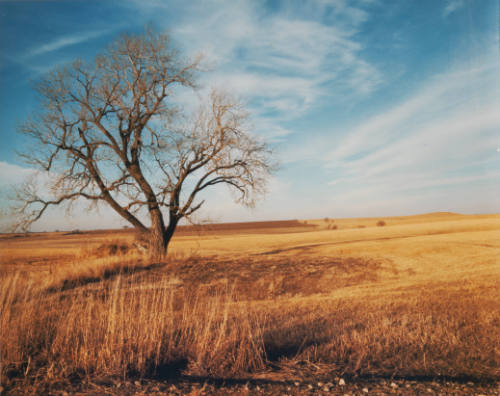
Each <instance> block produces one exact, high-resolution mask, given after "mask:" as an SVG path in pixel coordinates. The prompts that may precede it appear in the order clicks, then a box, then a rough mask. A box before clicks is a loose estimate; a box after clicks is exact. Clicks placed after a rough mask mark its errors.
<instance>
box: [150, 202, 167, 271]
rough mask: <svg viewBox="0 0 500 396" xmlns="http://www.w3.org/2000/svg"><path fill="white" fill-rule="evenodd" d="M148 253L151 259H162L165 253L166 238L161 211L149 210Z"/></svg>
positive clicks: (157, 260)
mask: <svg viewBox="0 0 500 396" xmlns="http://www.w3.org/2000/svg"><path fill="white" fill-rule="evenodd" d="M149 238H150V239H149V241H148V242H149V252H150V253H149V255H150V258H151V260H153V261H156V262H159V261H162V260H163V259H164V258H165V256H166V254H167V245H168V242H169V241H168V240H167V239H166V233H165V224H164V223H163V217H162V214H161V212H160V211H159V210H158V211H152V212H151V231H150V233H149Z"/></svg>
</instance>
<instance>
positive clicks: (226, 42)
mask: <svg viewBox="0 0 500 396" xmlns="http://www.w3.org/2000/svg"><path fill="white" fill-rule="evenodd" d="M146 4H147V5H149V7H150V8H151V9H153V10H154V12H161V11H162V10H163V8H160V6H161V4H159V3H158V2H148V3H146ZM286 4H287V7H288V8H286V9H282V10H280V12H278V13H267V11H266V7H265V6H264V5H263V4H261V3H260V2H250V1H234V2H221V1H208V2H204V3H201V4H197V6H196V7H189V6H185V5H184V4H183V5H182V6H179V5H177V6H178V7H179V9H182V19H181V20H180V21H179V23H178V24H174V25H173V26H169V29H170V30H171V31H172V33H173V37H175V38H176V40H178V41H179V42H180V43H181V44H182V45H183V46H185V47H186V49H187V50H188V51H190V52H193V53H196V52H197V51H200V50H202V51H203V53H204V55H205V61H206V62H207V64H208V65H210V66H211V67H212V68H213V69H214V71H213V72H212V73H209V74H205V77H204V80H203V81H202V84H203V85H204V86H205V87H212V86H214V85H215V86H217V87H222V88H226V89H229V90H230V91H231V92H234V93H236V94H237V95H241V96H242V97H244V98H245V99H246V100H248V102H249V103H252V107H251V113H252V115H253V116H255V117H256V118H259V119H262V118H266V120H265V121H262V120H257V122H255V124H256V125H257V124H267V125H270V124H271V123H274V124H275V125H276V126H275V127H274V128H271V129H274V130H281V131H282V130H283V128H282V127H281V126H280V124H282V123H283V121H288V120H293V119H297V118H298V117H300V116H303V115H304V114H306V113H307V112H308V111H310V110H311V109H312V108H314V107H315V106H318V105H320V104H321V103H323V102H324V100H323V99H325V97H330V98H331V97H332V96H335V97H336V98H337V100H339V101H340V100H341V99H340V98H342V100H344V99H345V98H346V97H360V96H361V97H366V95H369V94H370V93H371V92H373V91H374V90H375V89H376V88H377V87H378V86H379V85H380V84H381V82H382V74H381V72H380V71H379V70H378V69H377V68H376V67H375V66H374V65H372V64H371V63H370V62H368V60H366V59H364V58H363V56H362V51H363V49H364V48H363V46H362V44H361V43H360V42H359V41H358V40H357V38H356V33H358V32H359V29H360V27H361V25H362V23H364V22H365V21H366V20H367V19H368V17H369V15H368V13H367V12H366V11H364V10H363V9H362V8H360V6H354V5H352V4H354V3H352V2H346V1H343V0H333V1H319V0H310V1H306V2H301V3H300V5H299V6H297V4H299V3H286ZM327 14H328V15H329V17H328V18H329V19H328V20H325V18H324V15H327ZM327 84H330V85H331V84H336V85H337V87H338V88H337V89H336V90H335V92H333V91H332V90H331V89H330V88H328V87H327ZM270 113H272V114H270Z"/></svg>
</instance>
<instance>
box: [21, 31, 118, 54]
mask: <svg viewBox="0 0 500 396" xmlns="http://www.w3.org/2000/svg"><path fill="white" fill-rule="evenodd" d="M106 33H109V30H98V31H92V32H82V33H77V34H74V35H69V36H63V37H58V38H56V39H54V40H52V41H49V42H48V43H45V44H41V45H39V46H37V47H32V48H31V49H29V50H28V51H27V52H26V53H25V55H24V57H25V58H32V57H34V56H37V55H42V54H46V53H48V52H53V51H58V50H60V49H63V48H65V47H68V46H71V45H75V44H79V43H84V42H86V41H88V40H91V39H94V38H97V37H100V36H103V35H104V34H106Z"/></svg>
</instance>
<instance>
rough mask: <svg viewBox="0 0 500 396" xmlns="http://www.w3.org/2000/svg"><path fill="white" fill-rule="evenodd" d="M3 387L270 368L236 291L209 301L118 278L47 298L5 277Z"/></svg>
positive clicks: (254, 324) (253, 321) (165, 284)
mask: <svg viewBox="0 0 500 396" xmlns="http://www.w3.org/2000/svg"><path fill="white" fill-rule="evenodd" d="M0 303H1V306H0V309H1V312H0V315H1V326H2V334H1V337H0V346H1V360H2V363H3V364H2V383H5V382H9V381H10V380H13V379H15V378H20V377H21V378H22V377H30V376H31V377H40V376H43V377H44V378H45V379H46V380H47V379H50V378H58V377H66V378H67V377H69V376H74V375H78V376H92V375H93V374H95V373H99V375H119V376H150V375H152V376H154V375H172V374H175V373H176V372H177V371H178V370H182V369H189V370H190V371H191V372H194V373H197V374H210V375H218V376H224V375H231V374H234V373H236V372H244V371H252V370H256V369H258V368H262V367H263V362H264V355H263V353H264V349H263V345H262V342H261V334H260V330H259V329H260V326H259V324H258V323H257V322H256V317H255V316H254V315H253V314H252V313H251V312H250V311H249V310H248V309H247V308H246V305H245V304H237V303H236V302H235V300H234V298H233V296H232V294H231V292H230V291H229V290H219V291H218V292H217V293H215V294H214V293H211V295H206V294H204V293H203V291H201V290H200V291H198V292H189V293H188V292H183V291H177V292H176V290H175V289H174V288H173V287H172V286H171V285H170V284H169V283H168V282H166V281H165V282H163V283H162V282H159V283H157V284H155V286H154V287H150V286H148V284H146V283H144V282H141V280H140V279H139V278H138V277H137V279H130V278H129V279H127V281H125V279H124V278H122V276H118V277H117V278H116V279H114V280H113V281H111V282H109V283H108V284H107V286H104V284H103V285H102V287H100V288H97V289H96V288H94V289H89V288H80V289H79V290H72V291H70V292H64V293H62V294H59V295H57V294H50V293H49V294H47V295H45V296H44V297H43V298H41V295H40V293H39V292H38V291H36V290H35V289H34V288H33V287H31V286H30V285H27V284H22V282H20V281H19V277H18V276H16V275H14V276H11V277H10V278H4V279H3V281H2V292H1V295H0Z"/></svg>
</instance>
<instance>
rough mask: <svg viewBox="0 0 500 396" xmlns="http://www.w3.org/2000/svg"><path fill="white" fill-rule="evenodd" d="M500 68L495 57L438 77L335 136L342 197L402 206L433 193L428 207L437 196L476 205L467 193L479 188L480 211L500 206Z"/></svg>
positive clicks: (331, 162)
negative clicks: (499, 153) (464, 197)
mask: <svg viewBox="0 0 500 396" xmlns="http://www.w3.org/2000/svg"><path fill="white" fill-rule="evenodd" d="M499 70H500V64H499V63H498V61H496V60H495V61H493V62H491V61H490V60H489V61H487V62H483V63H481V64H480V66H477V67H474V65H468V66H463V67H462V68H460V69H458V70H457V71H451V72H448V73H446V74H441V75H437V76H434V78H432V79H430V80H429V81H428V82H427V83H426V84H424V86H423V88H422V89H421V90H420V91H419V92H417V93H416V94H415V95H414V96H411V97H409V98H408V99H407V100H406V101H404V102H402V103H401V104H399V105H396V106H394V107H393V108H389V109H387V111H385V112H383V113H381V114H379V115H377V116H375V117H372V118H370V119H367V120H365V121H364V122H362V123H361V124H360V125H359V126H357V127H356V128H354V129H352V130H350V131H347V132H346V134H345V135H344V137H343V138H340V139H338V140H336V141H335V142H331V143H330V144H332V145H333V144H334V145H335V146H336V147H337V148H336V149H335V150H333V151H331V152H330V153H329V154H328V155H327V156H326V158H325V164H326V167H327V168H328V169H329V171H330V172H334V173H335V174H336V175H337V177H336V178H335V179H332V180H331V182H330V183H329V184H330V186H331V188H332V189H333V190H334V191H335V193H336V194H337V197H338V199H339V200H341V201H342V202H344V203H346V204H347V203H348V204H349V206H353V205H356V204H357V205H364V204H365V203H366V202H367V201H369V202H374V201H376V202H379V203H380V204H381V205H382V203H383V202H384V200H386V201H387V202H392V203H394V204H395V202H399V203H398V204H397V205H400V206H401V205H404V202H407V201H418V200H419V199H420V198H418V197H422V199H424V198H425V197H427V198H425V199H424V200H427V201H426V202H427V203H426V206H425V207H429V205H430V202H431V197H432V196H433V194H435V196H436V197H440V198H439V199H438V198H436V201H435V207H434V210H451V206H453V207H455V208H468V209H467V210H469V211H471V210H472V208H473V205H474V204H473V203H470V204H466V202H465V201H464V200H463V198H462V197H463V196H467V197H469V198H471V196H473V195H474V194H476V199H475V201H474V202H478V208H477V211H478V212H480V211H481V208H480V206H482V207H488V208H489V209H488V210H491V208H496V210H500V204H499V203H498V198H497V197H498V195H500V156H499V155H498V152H497V150H496V149H497V147H498V142H499V140H500V133H499V131H500V112H499V111H498V109H499V108H500V79H499V77H498V76H499V74H498V71H499ZM338 179H340V180H338ZM335 181H337V182H336V183H334V182H335ZM447 191H448V193H447ZM457 191H459V192H458V193H457ZM465 192H466V194H465ZM447 194H449V195H447ZM454 194H456V195H454ZM445 196H447V197H448V198H447V199H445V198H444V197H445ZM479 202H481V204H480V205H479ZM395 205H396V204H395ZM439 205H441V206H439ZM443 205H444V206H443ZM383 206H384V207H385V204H384V205H383ZM365 209H366V208H365ZM421 211H422V210H421ZM365 214H366V213H365Z"/></svg>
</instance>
